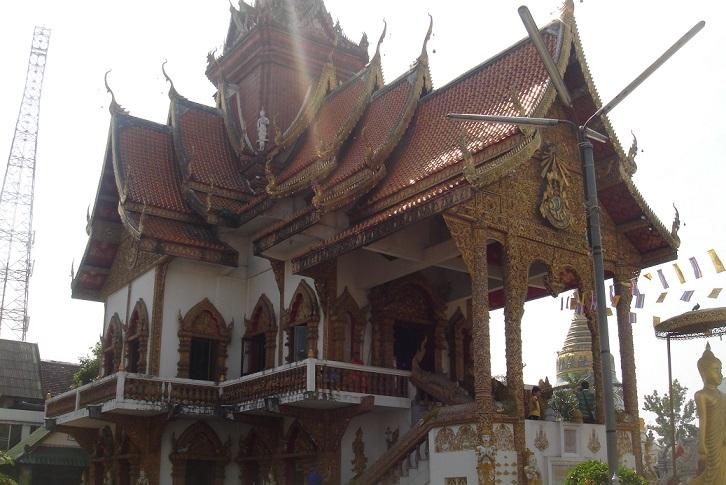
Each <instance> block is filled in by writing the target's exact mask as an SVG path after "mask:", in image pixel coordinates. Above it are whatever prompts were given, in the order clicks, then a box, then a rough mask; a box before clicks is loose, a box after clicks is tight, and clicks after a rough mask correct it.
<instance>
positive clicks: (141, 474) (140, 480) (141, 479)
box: [136, 470, 149, 485]
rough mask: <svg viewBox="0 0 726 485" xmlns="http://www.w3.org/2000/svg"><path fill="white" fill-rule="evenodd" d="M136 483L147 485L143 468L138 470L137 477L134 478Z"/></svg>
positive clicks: (147, 481)
mask: <svg viewBox="0 0 726 485" xmlns="http://www.w3.org/2000/svg"><path fill="white" fill-rule="evenodd" d="M136 485H149V479H148V478H146V472H145V471H144V470H141V471H140V472H139V478H137V479H136Z"/></svg>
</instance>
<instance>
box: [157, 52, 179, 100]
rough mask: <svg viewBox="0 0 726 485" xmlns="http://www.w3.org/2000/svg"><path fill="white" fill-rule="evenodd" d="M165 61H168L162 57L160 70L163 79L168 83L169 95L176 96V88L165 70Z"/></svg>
mask: <svg viewBox="0 0 726 485" xmlns="http://www.w3.org/2000/svg"><path fill="white" fill-rule="evenodd" d="M167 62H168V61H167V60H166V59H164V62H162V63H161V72H162V73H163V74H164V79H166V82H168V83H169V96H170V97H171V96H176V95H177V94H178V93H177V90H176V88H175V87H174V81H172V80H171V78H170V77H169V74H167V72H166V63H167Z"/></svg>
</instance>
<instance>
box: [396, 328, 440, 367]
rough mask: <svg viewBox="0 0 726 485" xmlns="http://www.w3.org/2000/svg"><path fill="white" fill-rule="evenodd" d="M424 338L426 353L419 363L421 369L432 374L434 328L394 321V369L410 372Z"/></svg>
mask: <svg viewBox="0 0 726 485" xmlns="http://www.w3.org/2000/svg"><path fill="white" fill-rule="evenodd" d="M424 337H428V340H427V342H426V353H425V354H424V358H423V360H422V361H421V369H422V370H425V371H428V372H434V352H435V351H434V348H435V341H434V327H433V325H426V324H421V323H413V322H403V321H396V323H395V325H394V326H393V355H394V357H395V359H396V368H397V369H402V370H411V367H412V366H411V364H412V362H413V358H414V356H415V355H416V352H417V351H418V348H419V346H420V345H421V342H422V341H423V339H424Z"/></svg>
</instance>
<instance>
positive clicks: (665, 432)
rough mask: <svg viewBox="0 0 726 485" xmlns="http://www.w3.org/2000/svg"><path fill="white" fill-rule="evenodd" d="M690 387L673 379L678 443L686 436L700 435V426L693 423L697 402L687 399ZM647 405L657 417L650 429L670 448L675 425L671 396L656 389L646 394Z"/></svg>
mask: <svg viewBox="0 0 726 485" xmlns="http://www.w3.org/2000/svg"><path fill="white" fill-rule="evenodd" d="M687 392H688V388H687V387H684V386H681V384H680V383H679V382H678V379H675V380H674V381H673V415H674V418H675V424H676V443H682V442H683V441H684V440H685V439H686V438H693V437H696V436H698V427H697V426H696V425H694V424H693V421H694V420H695V419H696V403H695V402H694V401H693V399H689V400H688V401H686V395H687ZM644 399H645V406H643V410H645V411H650V412H652V413H655V415H656V419H655V423H656V424H654V425H652V424H649V425H648V429H651V430H653V431H655V432H656V433H657V434H658V436H659V438H658V444H659V445H660V446H664V447H668V448H670V447H671V445H672V444H673V441H672V439H671V437H672V436H673V435H672V432H673V427H672V426H671V412H670V396H669V395H668V394H663V396H661V395H659V394H658V391H656V390H654V391H653V394H649V395H647V396H645V398H644Z"/></svg>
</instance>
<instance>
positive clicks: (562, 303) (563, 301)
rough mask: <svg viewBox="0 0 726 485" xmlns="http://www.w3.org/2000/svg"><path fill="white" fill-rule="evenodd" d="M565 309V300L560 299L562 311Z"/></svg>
mask: <svg viewBox="0 0 726 485" xmlns="http://www.w3.org/2000/svg"><path fill="white" fill-rule="evenodd" d="M564 309H565V299H564V298H563V297H560V311H562V310H564Z"/></svg>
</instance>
